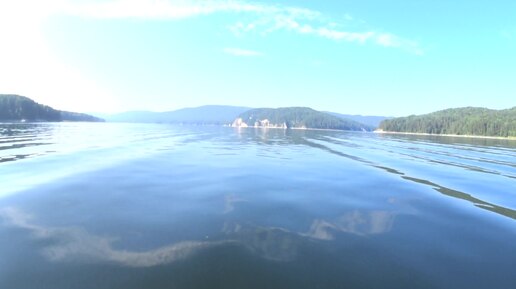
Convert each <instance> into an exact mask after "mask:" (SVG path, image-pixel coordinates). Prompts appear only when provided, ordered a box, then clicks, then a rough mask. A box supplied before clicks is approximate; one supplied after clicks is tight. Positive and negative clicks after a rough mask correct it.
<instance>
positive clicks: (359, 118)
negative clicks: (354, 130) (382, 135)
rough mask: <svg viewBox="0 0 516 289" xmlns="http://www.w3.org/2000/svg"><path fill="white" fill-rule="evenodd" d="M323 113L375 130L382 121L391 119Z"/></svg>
mask: <svg viewBox="0 0 516 289" xmlns="http://www.w3.org/2000/svg"><path fill="white" fill-rule="evenodd" d="M325 112H326V113H329V114H331V115H334V116H337V117H340V118H344V119H350V120H354V121H356V122H360V123H363V124H367V125H369V126H372V127H375V128H376V127H378V126H379V125H380V123H381V122H382V121H384V120H386V119H391V118H392V117H387V116H376V115H354V114H342V113H337V112H331V111H325Z"/></svg>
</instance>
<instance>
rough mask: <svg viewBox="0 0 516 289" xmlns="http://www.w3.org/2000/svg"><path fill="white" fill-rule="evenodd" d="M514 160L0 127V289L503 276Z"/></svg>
mask: <svg viewBox="0 0 516 289" xmlns="http://www.w3.org/2000/svg"><path fill="white" fill-rule="evenodd" d="M515 169H516V142H511V141H504V140H480V141H479V140H473V139H463V138H460V139H450V138H434V137H424V136H414V137H412V136H394V135H385V136H384V135H376V134H370V133H355V132H338V131H308V130H275V129H254V128H252V129H243V128H236V129H234V128H225V127H188V126H169V125H133V124H109V123H107V124H73V123H63V124H45V123H41V124H2V125H0V183H1V184H2V186H0V288H10V289H19V288H20V289H21V288H52V289H61V288H63V289H64V288H88V289H91V288H124V289H132V288H135V289H136V288H296V289H299V288H343V287H345V288H450V287H453V288H515V287H516V277H515V276H514V274H513V273H514V272H513V271H514V265H513V263H514V261H513V258H512V256H511V255H510V254H507V252H512V251H513V250H514V249H516V247H515V245H514V242H513V240H514V239H515V238H516V223H515V222H514V220H515V219H516V196H515V193H516V185H515V183H514V178H515V177H516V170H515ZM479 272H481V274H479Z"/></svg>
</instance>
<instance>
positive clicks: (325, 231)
mask: <svg viewBox="0 0 516 289" xmlns="http://www.w3.org/2000/svg"><path fill="white" fill-rule="evenodd" d="M393 221H394V214H393V213H391V212H387V211H371V212H360V211H358V210H354V211H353V212H350V213H347V214H345V215H342V216H340V217H338V218H337V219H336V220H334V221H326V220H321V219H317V220H314V221H313V223H312V225H311V227H310V231H309V232H308V233H307V236H310V237H312V238H315V239H321V240H333V239H335V232H346V233H351V234H356V235H371V234H381V233H385V232H388V231H390V230H391V227H392V223H393Z"/></svg>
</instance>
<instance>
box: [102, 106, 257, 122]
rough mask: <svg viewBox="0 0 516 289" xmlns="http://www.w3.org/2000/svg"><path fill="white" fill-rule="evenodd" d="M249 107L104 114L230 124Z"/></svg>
mask: <svg viewBox="0 0 516 289" xmlns="http://www.w3.org/2000/svg"><path fill="white" fill-rule="evenodd" d="M249 109H250V108H249V107H241V106H229V105H205V106H200V107H193V108H183V109H178V110H174V111H167V112H150V111H132V112H124V113H119V114H114V115H107V116H105V118H106V120H107V121H111V122H145V123H182V124H230V123H231V122H232V121H233V120H234V119H235V118H236V117H237V116H238V115H239V114H241V113H242V112H244V111H247V110H249Z"/></svg>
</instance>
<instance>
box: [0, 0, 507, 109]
mask: <svg viewBox="0 0 516 289" xmlns="http://www.w3.org/2000/svg"><path fill="white" fill-rule="evenodd" d="M6 2H11V3H6ZM514 15H516V1H499V0H493V1H480V0H478V1H475V0H473V1H471V0H470V1H460V0H457V1H446V0H435V1H423V0H413V1H396V0H392V1H387V0H385V1H384V0H377V1H347V0H341V1H252V2H251V1H225V0H221V1H187V0H180V1H174V0H159V1H155V0H127V1H123V0H97V1H87V0H77V1H73V0H50V1H37V0H19V1H3V2H1V3H0V39H1V41H2V42H1V43H2V44H1V45H0V93H16V94H21V95H25V96H28V97H31V98H33V99H35V100H36V101H38V102H40V103H44V104H48V105H51V106H53V107H56V108H59V109H66V110H73V111H87V112H120V111H127V110H154V111H166V110H173V109H178V108H182V107H193V106H199V105H205V104H228V105H241V106H250V107H281V106H309V107H312V108H315V109H318V110H331V111H336V112H341V113H349V114H364V115H389V116H404V115H409V114H421V113H428V112H432V111H435V110H439V109H444V108H449V107H461V106H484V107H489V108H495V109H501V108H509V107H512V106H515V105H516V81H515V80H514V77H515V75H516V53H515V51H516V17H514Z"/></svg>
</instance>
